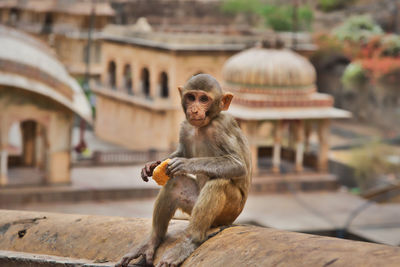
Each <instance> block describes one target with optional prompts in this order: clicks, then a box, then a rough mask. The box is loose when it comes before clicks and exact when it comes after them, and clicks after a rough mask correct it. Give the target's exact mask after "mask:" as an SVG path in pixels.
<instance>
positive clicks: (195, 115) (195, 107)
mask: <svg viewBox="0 0 400 267" xmlns="http://www.w3.org/2000/svg"><path fill="white" fill-rule="evenodd" d="M182 97H183V99H182V101H183V107H184V111H185V115H186V119H187V120H188V122H189V123H190V124H191V125H193V126H195V127H203V126H206V125H208V124H209V123H210V121H211V118H210V116H209V114H210V112H209V110H210V108H211V106H212V104H213V102H214V99H213V96H212V95H211V94H209V93H207V92H204V91H197V90H189V91H186V92H185V94H184V95H183V96H182Z"/></svg>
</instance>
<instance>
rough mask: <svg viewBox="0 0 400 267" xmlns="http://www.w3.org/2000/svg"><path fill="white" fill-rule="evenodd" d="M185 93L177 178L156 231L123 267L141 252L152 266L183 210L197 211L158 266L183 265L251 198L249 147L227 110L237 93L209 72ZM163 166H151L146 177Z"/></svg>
mask: <svg viewBox="0 0 400 267" xmlns="http://www.w3.org/2000/svg"><path fill="white" fill-rule="evenodd" d="M179 92H180V96H181V99H182V107H183V111H184V112H185V115H186V121H184V122H183V123H182V125H181V129H180V137H179V145H178V148H177V150H176V151H175V152H173V153H172V154H171V155H170V156H169V158H171V159H172V160H171V161H170V162H169V164H168V167H167V174H168V175H169V176H170V177H171V178H170V180H168V182H167V183H166V185H165V186H164V187H162V189H161V190H160V193H159V194H158V197H157V200H156V202H155V205H154V211H153V225H152V232H151V234H150V237H149V239H148V240H146V242H145V243H144V244H141V245H139V246H138V247H137V248H135V249H133V250H132V251H131V252H130V253H128V254H126V255H125V256H124V257H123V258H122V259H121V261H120V262H119V263H118V264H117V266H127V265H128V263H129V262H130V261H131V260H132V259H135V258H138V257H139V256H143V257H144V258H145V260H146V264H148V265H152V264H153V257H154V253H155V251H156V249H157V248H158V246H159V245H160V243H161V242H162V241H163V238H164V237H165V235H166V232H167V228H168V223H169V221H170V220H171V218H172V217H173V215H174V213H175V211H176V210H177V209H181V210H182V211H184V212H186V213H188V214H190V215H191V217H190V220H189V225H188V227H187V229H185V232H184V235H182V237H181V238H179V239H178V240H179V241H178V243H177V244H176V246H174V247H173V248H172V249H170V250H168V251H166V252H165V254H164V255H162V257H161V261H160V262H159V263H158V265H157V266H178V265H179V264H180V263H182V262H183V261H184V260H185V259H186V258H187V257H188V256H189V255H190V254H191V253H192V252H193V251H194V250H195V249H196V248H197V247H198V246H199V245H200V244H201V243H202V242H204V241H205V240H206V238H207V237H206V233H207V230H209V229H210V228H211V227H213V226H223V225H229V224H232V223H233V221H234V220H235V219H236V218H237V217H238V216H239V214H240V213H241V211H242V209H243V207H244V204H245V202H246V199H247V195H248V191H249V187H250V183H251V159H250V151H249V147H248V144H247V140H246V138H245V137H244V136H243V134H242V132H241V130H240V128H239V126H238V124H237V123H236V121H235V119H234V118H233V117H232V116H230V115H229V114H226V113H221V111H224V110H227V109H228V108H229V105H230V103H231V100H232V97H233V95H232V94H230V93H223V92H222V90H221V87H220V85H219V84H218V82H217V80H216V79H215V78H214V77H212V76H211V75H207V74H198V75H196V76H193V77H192V78H190V79H189V81H188V82H187V83H186V85H185V86H184V87H183V88H182V87H179ZM158 164H160V161H156V162H150V163H147V164H146V165H145V167H144V168H143V169H142V173H141V176H142V179H143V180H144V181H146V182H147V181H148V177H150V176H152V174H153V170H154V168H155V167H156V166H157V165H158ZM193 175H195V177H196V179H194V178H193Z"/></svg>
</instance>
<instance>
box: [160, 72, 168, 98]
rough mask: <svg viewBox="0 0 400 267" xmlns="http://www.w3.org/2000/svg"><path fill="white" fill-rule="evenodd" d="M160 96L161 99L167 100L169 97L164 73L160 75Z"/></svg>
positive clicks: (166, 78) (166, 77) (166, 76)
mask: <svg viewBox="0 0 400 267" xmlns="http://www.w3.org/2000/svg"><path fill="white" fill-rule="evenodd" d="M160 96H161V97H162V98H168V96H169V86H168V75H167V73H166V72H162V73H161V74H160Z"/></svg>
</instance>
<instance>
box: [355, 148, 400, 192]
mask: <svg viewBox="0 0 400 267" xmlns="http://www.w3.org/2000/svg"><path fill="white" fill-rule="evenodd" d="M398 157H399V156H398V155H397V153H396V151H395V149H393V148H392V147H389V146H387V145H384V144H382V143H379V142H373V143H370V144H367V145H366V146H364V147H361V148H358V149H355V150H353V151H352V156H351V165H352V166H353V167H354V169H355V174H356V179H357V183H358V185H359V186H360V188H361V189H363V190H367V189H369V188H371V187H374V186H376V184H377V183H378V182H379V180H381V179H383V177H384V176H388V175H395V174H397V173H399V170H400V167H399V164H398V162H396V161H394V160H392V158H395V159H397V158H398Z"/></svg>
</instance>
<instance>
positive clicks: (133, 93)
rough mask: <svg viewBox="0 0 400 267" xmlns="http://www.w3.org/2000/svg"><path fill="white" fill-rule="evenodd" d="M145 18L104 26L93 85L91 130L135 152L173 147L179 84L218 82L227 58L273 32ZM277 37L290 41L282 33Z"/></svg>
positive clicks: (304, 45) (306, 46) (179, 117)
mask: <svg viewBox="0 0 400 267" xmlns="http://www.w3.org/2000/svg"><path fill="white" fill-rule="evenodd" d="M146 23H147V22H145V21H143V20H139V21H138V23H137V24H136V25H134V26H133V27H132V26H131V27H118V26H116V25H111V26H108V27H107V28H106V30H105V32H104V34H103V44H102V48H103V49H102V51H103V63H102V72H101V73H102V74H101V83H100V84H97V85H94V86H92V88H93V91H94V92H95V93H96V95H97V100H96V122H95V131H96V135H98V136H99V137H100V138H102V139H105V140H107V141H110V142H113V143H117V144H120V145H123V146H125V147H128V148H131V149H134V150H139V151H147V150H153V149H154V150H171V149H175V147H176V144H177V141H178V131H179V124H180V122H181V121H182V119H183V118H184V117H183V113H182V109H181V106H180V97H179V93H178V90H177V87H178V86H180V85H184V84H185V82H186V81H187V80H188V79H189V78H190V77H191V76H192V75H194V74H198V73H209V74H211V75H213V76H214V77H216V78H217V80H219V81H222V78H223V76H222V67H223V65H224V64H225V62H226V60H227V59H228V58H229V57H231V56H232V55H234V54H235V53H237V52H239V51H241V50H243V49H245V48H246V47H247V46H249V45H254V43H255V42H257V41H259V40H260V39H262V38H270V39H271V40H274V39H275V38H276V37H277V36H276V35H275V34H272V35H263V36H262V37H261V36H230V35H226V36H225V35H215V34H193V33H191V34H189V33H180V34H178V33H174V34H172V33H162V32H153V31H152V30H151V27H150V26H149V25H147V24H146ZM132 29H133V30H132ZM279 38H281V39H282V40H284V41H285V43H288V44H289V45H290V41H291V39H290V38H287V36H286V37H285V36H280V37H279ZM285 38H286V39H285ZM298 48H299V49H301V53H307V52H308V51H309V50H310V48H312V46H310V45H309V42H307V39H306V38H303V39H302V41H299V45H298Z"/></svg>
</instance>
